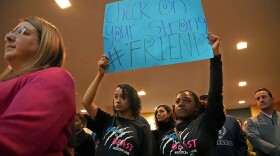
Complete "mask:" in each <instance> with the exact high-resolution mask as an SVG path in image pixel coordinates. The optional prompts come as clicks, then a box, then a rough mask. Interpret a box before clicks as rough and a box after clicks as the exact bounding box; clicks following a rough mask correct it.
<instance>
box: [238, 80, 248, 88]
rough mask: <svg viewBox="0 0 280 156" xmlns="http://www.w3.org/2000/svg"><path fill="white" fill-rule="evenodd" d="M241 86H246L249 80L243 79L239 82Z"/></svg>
mask: <svg viewBox="0 0 280 156" xmlns="http://www.w3.org/2000/svg"><path fill="white" fill-rule="evenodd" d="M238 85H239V87H243V86H246V85H247V82H246V81H241V82H239V83H238Z"/></svg>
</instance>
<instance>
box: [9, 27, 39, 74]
mask: <svg viewBox="0 0 280 156" xmlns="http://www.w3.org/2000/svg"><path fill="white" fill-rule="evenodd" d="M20 30H21V31H20ZM5 42H6V44H5V53H4V59H5V60H6V61H7V62H8V63H9V64H10V66H11V67H12V69H13V70H18V69H20V68H21V67H22V66H23V65H24V64H26V63H27V62H29V61H30V60H31V58H32V57H33V56H35V54H36V52H37V51H38V48H39V39H38V32H37V30H36V28H35V27H34V26H32V25H31V24H30V23H28V22H21V23H19V24H18V25H17V26H16V27H15V28H14V29H13V31H11V32H8V33H7V34H6V36H5Z"/></svg>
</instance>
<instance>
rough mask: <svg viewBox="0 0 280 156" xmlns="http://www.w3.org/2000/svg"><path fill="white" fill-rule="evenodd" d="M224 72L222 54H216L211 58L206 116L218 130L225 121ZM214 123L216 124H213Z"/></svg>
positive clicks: (211, 125)
mask: <svg viewBox="0 0 280 156" xmlns="http://www.w3.org/2000/svg"><path fill="white" fill-rule="evenodd" d="M222 87H223V73H222V61H221V55H216V56H215V57H214V58H212V59H211V60H210V87H209V93H208V95H209V98H208V105H207V109H206V116H207V117H208V120H209V125H210V127H212V129H213V130H214V131H215V132H216V131H217V130H219V129H220V128H222V126H223V124H224V121H225V114H224V112H223V95H222ZM213 123H214V124H213Z"/></svg>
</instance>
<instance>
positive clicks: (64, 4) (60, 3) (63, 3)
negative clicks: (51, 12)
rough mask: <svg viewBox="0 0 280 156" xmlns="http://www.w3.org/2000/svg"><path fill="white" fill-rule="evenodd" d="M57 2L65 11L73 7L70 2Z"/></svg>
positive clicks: (57, 0) (63, 0)
mask: <svg viewBox="0 0 280 156" xmlns="http://www.w3.org/2000/svg"><path fill="white" fill-rule="evenodd" d="M55 2H56V3H57V4H58V6H59V7H60V8H61V9H65V8H68V7H70V6H71V3H70V2H69V0H55Z"/></svg>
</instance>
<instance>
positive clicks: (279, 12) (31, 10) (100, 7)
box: [0, 0, 280, 112]
mask: <svg viewBox="0 0 280 156" xmlns="http://www.w3.org/2000/svg"><path fill="white" fill-rule="evenodd" d="M108 2H113V0H98V1H97V0H71V3H72V7H71V8H68V9H65V10H61V9H60V8H59V7H58V6H57V5H56V3H55V1H54V0H24V1H20V0H0V19H1V23H0V26H1V27H0V36H2V37H3V38H4V35H5V34H6V32H8V31H10V30H11V29H12V28H13V27H14V26H16V25H17V23H18V19H19V18H24V17H28V16H39V17H43V18H45V19H46V20H48V21H50V22H51V23H53V24H54V25H56V26H57V27H58V28H59V29H60V31H61V33H62V35H63V37H64V41H65V44H66V47H67V60H66V64H65V66H64V67H65V68H66V69H68V70H69V71H70V73H71V74H72V75H73V77H74V79H75V82H76V87H77V111H79V110H80V109H83V107H82V106H81V101H82V97H83V94H84V92H85V91H86V89H87V87H88V86H89V84H90V82H91V81H92V79H93V78H94V76H95V74H96V73H97V61H98V60H99V58H100V57H101V56H102V54H103V38H102V27H103V17H104V7H105V4H106V3H108ZM202 3H203V8H204V12H205V16H206V20H207V22H208V27H209V30H210V31H211V32H213V33H214V34H217V35H219V36H221V38H222V46H221V53H222V58H223V71H224V88H223V91H224V94H223V95H224V103H225V105H226V106H227V108H228V109H236V108H245V107H249V106H250V105H252V104H254V91H255V90H256V89H257V88H260V87H266V88H269V89H270V90H271V91H272V93H273V95H274V97H275V99H276V101H280V83H279V82H280V72H279V71H280V46H279V45H280V9H279V7H280V1H279V0H270V1H269V2H268V1H264V0H232V1H224V0H202ZM3 38H2V39H3ZM239 41H247V42H248V48H247V49H244V50H240V51H238V50H236V43H238V42H239ZM4 44H5V43H4V40H2V41H1V42H0V49H2V50H1V51H0V55H1V56H3V55H4V54H3V53H4ZM6 66H7V63H6V62H5V61H4V60H3V59H1V60H0V70H1V71H3V70H4V68H5V67H6ZM239 81H247V86H246V87H242V88H240V87H238V82H239ZM120 83H128V84H131V85H133V86H134V87H135V88H136V89H137V90H145V91H146V93H147V95H145V96H142V97H141V99H142V112H153V111H154V108H155V107H156V106H157V105H159V104H168V105H171V104H173V103H174V101H175V95H176V93H177V92H178V91H180V90H183V89H190V90H193V91H194V92H196V93H197V94H198V95H200V94H206V93H207V91H208V87H209V61H208V60H203V61H197V62H192V63H183V64H176V65H168V66H162V67H152V68H145V69H138V70H131V71H124V72H119V73H111V74H107V75H106V76H105V77H104V79H103V81H102V83H101V85H100V88H99V90H98V93H97V96H96V103H97V104H98V105H99V106H101V107H103V108H108V107H111V103H112V98H113V93H114V90H115V88H116V86H117V85H118V84H120ZM239 100H245V101H246V103H245V104H243V105H240V104H238V101H239Z"/></svg>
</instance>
